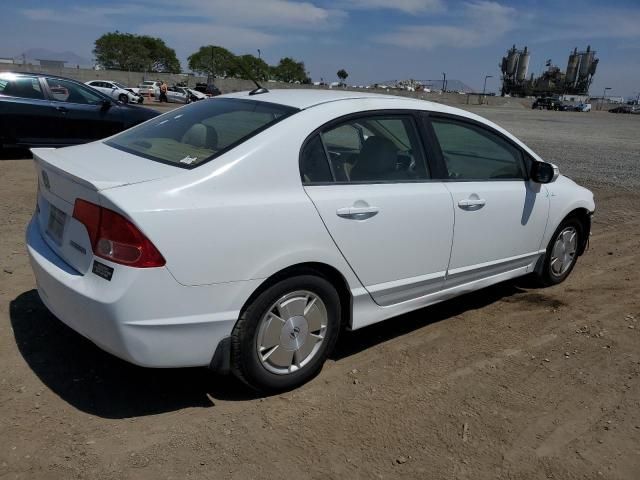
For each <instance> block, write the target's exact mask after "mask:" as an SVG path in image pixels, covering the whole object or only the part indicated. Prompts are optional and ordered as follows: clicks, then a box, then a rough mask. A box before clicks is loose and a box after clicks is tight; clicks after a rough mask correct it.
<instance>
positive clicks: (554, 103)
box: [531, 97, 562, 110]
mask: <svg viewBox="0 0 640 480" xmlns="http://www.w3.org/2000/svg"><path fill="white" fill-rule="evenodd" d="M531 108H533V109H534V110H535V109H538V110H561V109H562V102H561V101H560V100H556V99H555V98H551V97H541V98H536V100H535V101H534V102H533V105H531Z"/></svg>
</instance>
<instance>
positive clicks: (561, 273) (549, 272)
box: [536, 217, 583, 287]
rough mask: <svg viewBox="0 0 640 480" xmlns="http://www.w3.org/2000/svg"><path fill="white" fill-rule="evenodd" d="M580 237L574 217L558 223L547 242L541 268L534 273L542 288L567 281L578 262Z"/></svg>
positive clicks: (578, 227)
mask: <svg viewBox="0 0 640 480" xmlns="http://www.w3.org/2000/svg"><path fill="white" fill-rule="evenodd" d="M582 236H583V228H582V224H581V223H580V221H579V220H578V219H577V218H576V217H569V218H565V219H564V220H563V221H562V223H560V225H559V226H558V228H556V231H555V232H554V233H553V236H552V237H551V240H550V241H549V245H548V246H547V251H546V253H545V257H544V263H543V265H542V268H541V269H540V271H538V272H536V278H537V280H538V282H539V283H540V284H541V285H542V286H545V287H549V286H552V285H557V284H559V283H562V282H564V281H565V280H566V279H567V277H568V276H569V274H571V272H572V271H573V267H575V265H576V261H577V260H578V250H579V247H580V245H581V242H582Z"/></svg>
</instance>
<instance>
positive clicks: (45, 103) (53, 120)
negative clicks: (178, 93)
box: [0, 72, 158, 146]
mask: <svg viewBox="0 0 640 480" xmlns="http://www.w3.org/2000/svg"><path fill="white" fill-rule="evenodd" d="M157 115H158V112H156V111H155V110H151V109H147V108H144V107H139V106H133V105H129V104H122V103H119V102H117V101H115V100H113V99H112V98H110V97H108V96H106V95H104V94H103V93H101V92H99V91H97V90H95V89H93V88H91V87H88V86H86V85H84V84H83V83H80V82H76V81H75V80H71V79H68V78H63V77H57V76H54V75H45V74H35V73H7V72H3V73H0V145H2V144H5V145H23V146H62V145H73V144H78V143H85V142H89V141H92V140H97V139H100V138H104V137H108V136H110V135H113V134H114V133H118V132H121V131H122V130H125V129H127V128H129V127H132V126H134V125H137V124H138V123H141V122H144V121H145V120H149V119H150V118H153V117H155V116H157Z"/></svg>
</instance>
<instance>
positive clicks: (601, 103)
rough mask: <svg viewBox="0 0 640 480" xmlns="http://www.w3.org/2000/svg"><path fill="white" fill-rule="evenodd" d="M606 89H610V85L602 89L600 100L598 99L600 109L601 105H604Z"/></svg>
mask: <svg viewBox="0 0 640 480" xmlns="http://www.w3.org/2000/svg"><path fill="white" fill-rule="evenodd" d="M607 90H611V87H604V90H602V100H601V101H600V110H602V107H604V97H605V96H606V95H607Z"/></svg>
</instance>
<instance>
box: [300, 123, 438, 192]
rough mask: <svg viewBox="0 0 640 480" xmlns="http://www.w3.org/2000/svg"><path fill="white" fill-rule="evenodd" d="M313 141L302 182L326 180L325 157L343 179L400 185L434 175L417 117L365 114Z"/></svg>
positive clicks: (335, 177)
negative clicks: (428, 164)
mask: <svg viewBox="0 0 640 480" xmlns="http://www.w3.org/2000/svg"><path fill="white" fill-rule="evenodd" d="M319 138H320V139H321V144H322V143H324V147H325V149H326V154H325V152H324V151H321V150H320V148H319V147H318V146H317V145H316V143H315V139H314V140H312V141H309V142H307V144H306V146H305V150H304V151H303V152H302V155H301V158H300V162H301V163H300V169H301V170H300V175H301V178H302V181H303V182H304V183H306V184H309V183H318V182H320V183H322V182H326V181H328V180H327V179H326V176H327V171H326V169H325V168H324V164H323V163H322V162H320V161H319V159H320V155H324V156H325V159H326V158H327V155H328V159H329V166H330V169H329V172H330V173H331V175H333V180H334V181H335V182H337V183H384V182H389V183H398V182H411V181H421V180H427V179H429V178H430V174H429V171H428V169H427V165H426V162H425V156H424V153H423V149H422V145H421V143H420V139H419V135H418V130H417V128H416V125H415V122H414V119H413V117H412V116H411V115H402V114H401V115H396V114H389V115H387V114H383V113H377V114H372V115H362V116H361V117H360V116H359V117H357V118H354V119H351V120H346V121H345V122H344V123H340V124H338V125H336V126H332V127H329V128H327V129H325V130H324V131H323V132H322V133H321V135H320V136H319Z"/></svg>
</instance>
